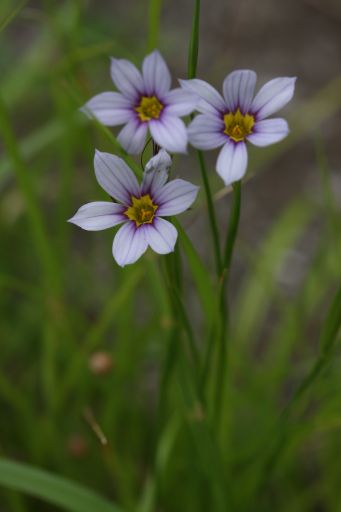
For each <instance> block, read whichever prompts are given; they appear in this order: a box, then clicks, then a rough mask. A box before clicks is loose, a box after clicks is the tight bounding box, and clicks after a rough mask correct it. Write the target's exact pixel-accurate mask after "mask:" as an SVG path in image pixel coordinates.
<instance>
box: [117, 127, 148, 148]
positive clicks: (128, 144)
mask: <svg viewBox="0 0 341 512" xmlns="http://www.w3.org/2000/svg"><path fill="white" fill-rule="evenodd" d="M147 130H148V126H147V123H140V122H139V121H138V120H137V119H131V120H130V121H129V122H128V123H127V124H126V125H125V126H124V128H122V130H121V131H120V133H119V134H118V136H117V140H118V142H119V143H120V144H121V146H122V148H123V149H125V150H126V152H127V153H129V154H130V155H137V154H138V153H141V152H142V150H143V148H144V145H145V140H146V135H147Z"/></svg>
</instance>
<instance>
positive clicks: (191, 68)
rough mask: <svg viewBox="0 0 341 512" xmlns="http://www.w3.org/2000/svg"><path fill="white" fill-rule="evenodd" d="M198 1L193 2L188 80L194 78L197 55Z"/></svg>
mask: <svg viewBox="0 0 341 512" xmlns="http://www.w3.org/2000/svg"><path fill="white" fill-rule="evenodd" d="M199 25H200V0H195V5H194V13H193V22H192V31H191V38H190V42H189V49H188V73H187V75H188V78H195V76H196V73H197V65H198V54H199Z"/></svg>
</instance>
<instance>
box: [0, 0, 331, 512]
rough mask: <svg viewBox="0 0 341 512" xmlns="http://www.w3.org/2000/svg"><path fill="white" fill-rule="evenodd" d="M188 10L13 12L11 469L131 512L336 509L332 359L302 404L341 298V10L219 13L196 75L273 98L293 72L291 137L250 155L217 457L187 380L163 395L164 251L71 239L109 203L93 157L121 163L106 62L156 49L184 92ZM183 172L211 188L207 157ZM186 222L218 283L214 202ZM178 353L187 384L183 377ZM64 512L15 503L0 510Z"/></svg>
mask: <svg viewBox="0 0 341 512" xmlns="http://www.w3.org/2000/svg"><path fill="white" fill-rule="evenodd" d="M193 8H194V5H193V3H192V2H191V1H186V2H180V1H179V0H173V1H172V2H170V1H168V0H164V2H161V1H160V2H159V1H157V0H152V1H151V2H150V3H149V2H147V1H144V0H143V1H137V0H135V1H133V0H126V1H125V2H122V1H118V0H113V1H111V2H110V1H109V0H99V1H96V2H91V1H90V0H89V1H82V0H60V1H52V0H44V1H29V0H28V1H22V2H20V1H19V2H16V1H14V0H2V1H1V3H0V29H1V32H0V42H1V51H0V77H1V78H0V194H1V203H0V237H1V243H0V305H1V308H0V350H1V352H0V414H1V416H0V455H1V456H3V457H6V458H10V459H15V460H18V461H22V462H25V463H28V464H30V465H33V466H37V467H39V468H42V469H45V470H48V471H51V472H53V473H55V474H58V475H61V476H63V477H65V478H67V479H70V480H73V481H75V482H79V483H80V484H82V485H83V486H84V487H89V488H91V489H94V490H95V491H96V492H97V493H98V494H100V495H103V496H105V497H106V498H108V499H112V500H113V502H115V503H117V504H118V505H119V506H120V510H122V511H130V510H134V511H139V512H148V511H154V510H155V511H169V512H175V511H183V510H189V511H201V510H202V511H204V510H205V511H208V510H209V511H211V510H212V511H213V512H215V511H219V512H220V511H223V510H231V511H234V510H235V511H244V510H245V511H251V510H252V511H255V510H257V512H258V511H263V510H264V511H268V510H269V511H270V510H273V509H274V508H276V510H280V511H288V510H290V511H297V512H298V511H299V512H301V511H332V512H334V511H338V510H341V486H340V475H341V462H340V461H341V457H340V456H341V441H340V426H341V393H340V391H341V373H340V364H341V361H340V356H341V352H340V348H339V347H338V345H337V343H336V344H335V349H334V351H333V357H332V358H331V360H330V362H329V363H328V365H327V367H326V368H325V370H324V372H323V373H322V374H321V375H319V376H318V378H317V379H316V381H315V382H314V384H313V385H312V387H311V389H309V392H308V393H306V394H305V395H304V397H302V399H300V400H298V401H297V402H296V403H295V406H294V407H292V408H290V410H288V409H285V407H286V404H287V403H288V402H289V400H290V398H291V397H292V395H293V392H294V390H295V389H297V387H298V386H299V385H300V383H301V382H302V381H303V379H304V378H305V376H306V375H307V374H308V373H309V370H310V368H311V367H312V366H313V364H314V361H315V360H316V357H317V354H318V343H319V338H320V333H321V330H322V329H323V328H322V326H323V322H324V318H325V315H326V313H327V311H328V308H329V305H330V303H331V301H332V297H333V295H334V293H335V291H336V289H337V287H338V286H339V283H340V274H341V240H340V228H341V221H340V208H339V206H340V197H341V178H340V142H339V139H340V103H341V95H340V89H341V77H340V62H341V55H340V53H341V31H340V25H341V7H340V4H339V2H337V1H336V0H327V1H322V0H298V1H297V0H295V1H294V0H289V1H287V2H279V1H275V0H263V1H262V2H257V3H255V2H252V1H251V0H242V1H240V2H225V1H223V0H214V1H213V2H210V3H207V2H202V9H201V17H202V22H201V35H200V52H199V64H198V75H199V76H200V77H201V78H203V79H206V80H208V81H210V82H211V83H213V84H214V85H215V86H217V87H220V84H221V82H222V80H223V78H224V77H225V75H226V74H227V73H228V72H229V71H231V70H232V69H235V68H243V67H248V68H252V69H255V70H256V71H257V73H258V75H259V85H260V84H261V83H264V82H265V81H266V80H268V79H270V78H272V77H276V76H293V75H295V76H298V82H297V92H296V95H295V98H294V100H293V101H292V102H291V104H290V105H289V106H288V107H287V108H286V110H285V113H283V117H287V118H288V119H289V124H290V126H291V134H290V136H289V137H288V138H287V139H286V140H285V141H283V142H282V143H280V144H278V145H276V146H273V147H270V148H266V149H264V150H263V149H258V148H257V149H254V150H252V151H250V172H249V176H250V178H251V179H250V180H248V181H247V182H246V183H245V185H244V190H243V205H242V219H241V228H240V233H239V237H238V241H237V247H236V252H235V258H234V264H233V269H232V275H231V286H230V294H229V299H230V304H231V309H232V315H231V323H232V340H231V349H230V364H229V372H228V376H227V388H226V392H225V396H224V399H225V408H224V417H223V428H222V432H221V433H220V435H219V437H218V439H219V441H218V442H217V443H216V442H215V441H214V442H213V441H212V439H211V436H210V431H209V429H208V428H207V425H206V419H205V417H204V415H203V411H202V410H201V409H200V407H198V403H197V400H196V398H195V396H193V395H192V394H191V393H187V396H186V397H185V399H184V393H183V390H181V389H180V388H181V386H179V383H178V381H177V379H176V378H175V376H174V373H175V372H174V369H173V370H172V372H171V375H170V376H168V377H167V379H166V383H167V385H166V389H164V388H165V386H164V385H163V379H164V375H165V372H164V368H166V369H167V364H168V363H167V358H166V354H167V351H168V345H169V343H170V342H169V339H170V338H171V337H172V333H173V324H172V316H171V311H170V306H169V303H168V299H167V293H166V290H165V287H164V285H163V281H162V277H161V270H160V265H159V264H158V258H156V257H155V255H153V254H151V253H148V254H147V255H146V256H145V257H144V258H143V259H142V260H141V261H140V262H138V263H137V264H136V265H134V266H132V267H128V268H126V269H124V270H121V269H119V268H118V267H117V266H116V265H115V263H114V261H113V259H112V256H111V242H112V237H113V233H112V232H110V231H109V232H100V233H85V232H83V231H81V230H77V229H75V228H74V227H72V226H70V225H68V224H67V223H66V219H67V218H69V217H70V216H71V215H72V214H73V213H74V212H75V210H76V209H77V208H78V207H79V206H80V205H82V204H84V203H85V202H88V201H91V200H96V199H100V197H103V198H104V197H105V196H104V195H102V196H101V194H102V192H101V190H100V189H99V187H98V185H97V183H96V181H95V177H94V173H93V163H92V160H93V154H94V149H95V147H97V148H98V149H100V150H102V151H103V150H106V151H109V152H115V151H116V149H117V148H116V146H115V145H114V141H113V139H112V138H111V137H110V136H109V135H108V131H107V130H102V129H101V128H100V127H99V126H97V125H94V124H92V123H90V122H89V121H87V120H86V119H85V118H84V116H82V115H81V114H80V113H79V112H78V108H79V107H80V106H81V105H82V103H83V102H84V100H86V99H88V98H90V97H91V96H93V95H94V94H96V93H98V92H101V91H104V90H111V89H112V84H111V82H110V78H109V56H111V55H112V56H116V57H126V58H129V59H131V60H133V61H134V62H136V63H137V64H139V63H140V62H141V60H142V58H143V57H144V55H145V54H146V53H147V51H149V50H151V49H152V48H153V47H154V46H157V47H158V48H159V49H160V50H161V51H162V53H163V54H164V56H165V58H166V60H167V62H168V63H169V65H170V68H171V71H172V74H173V77H174V79H175V78H177V77H185V76H186V74H187V50H188V44H189V36H190V30H191V24H192V17H193ZM174 84H175V81H174ZM287 114H288V115H287ZM280 115H282V113H281V114H280ZM109 133H110V132H109ZM113 133H116V132H113ZM215 158H216V154H215V152H212V153H210V154H208V155H207V163H208V168H209V171H210V179H211V185H212V188H213V190H214V191H215V192H216V208H217V212H218V219H219V227H220V230H221V234H223V233H225V230H226V225H227V221H228V212H229V205H230V195H229V191H228V190H227V191H222V190H221V189H222V184H221V182H220V180H219V179H218V177H217V176H216V174H215V172H214V162H215ZM137 165H139V162H137ZM173 174H174V175H176V176H185V177H186V178H188V179H190V180H191V181H193V182H194V183H197V184H200V173H199V169H198V164H197V159H196V156H195V152H194V151H193V150H190V156H189V157H181V158H180V157H177V158H175V163H174V167H173ZM181 223H182V225H183V226H184V227H186V229H187V232H188V234H189V236H190V238H191V240H192V241H193V243H194V245H195V246H196V248H197V250H198V252H199V253H200V256H201V257H202V260H203V261H204V262H205V264H206V265H207V267H208V269H209V273H211V274H212V276H213V274H214V272H213V267H214V266H213V261H212V247H211V238H210V234H209V231H208V226H207V215H206V209H205V200H204V197H203V194H201V196H200V197H199V200H198V202H197V205H196V208H195V209H194V210H193V211H192V212H191V213H190V214H187V215H186V216H184V217H183V219H181ZM182 259H183V262H184V265H185V267H184V276H183V277H184V290H185V303H186V307H187V309H188V312H189V315H190V317H191V319H192V321H193V322H194V323H195V325H196V329H195V334H196V336H197V338H198V340H199V341H198V343H199V345H200V346H201V345H202V344H203V342H204V339H207V338H208V337H209V333H208V332H207V326H206V325H205V320H204V316H203V313H202V310H201V303H200V300H199V299H198V297H197V294H196V290H195V279H194V280H193V263H192V264H191V263H190V264H189V265H188V264H187V263H186V258H185V256H184V254H183V253H182ZM203 279H204V278H203ZM209 279H210V277H209ZM207 297H210V295H209V290H208V289H207ZM204 303H205V298H204ZM209 303H210V301H209V299H207V298H206V306H207V307H209ZM211 306H212V304H211ZM203 333H204V334H203ZM181 350H182V349H181V347H179V348H178V350H177V354H176V363H175V367H178V368H181V367H184V366H185V365H186V360H185V358H184V356H183V355H182V354H181ZM185 373H186V372H185ZM182 385H183V387H185V389H187V388H186V383H182ZM185 395H186V393H185ZM283 408H284V411H285V414H286V416H285V418H284V419H283V418H282V419H283V421H282V423H281V425H285V427H283V428H284V429H285V434H283V435H282V432H280V433H279V438H280V439H282V441H283V442H282V445H281V449H280V450H279V451H278V454H277V455H276V449H272V448H273V445H274V446H275V448H276V446H277V444H276V442H277V441H276V439H275V437H276V435H277V434H274V432H275V433H276V432H277V422H278V417H279V415H280V414H281V411H282V410H283ZM98 426H100V429H101V430H102V432H103V435H104V436H105V437H106V438H107V440H108V443H107V444H103V442H102V443H101V435H99V433H98V428H97V427H98ZM281 428H282V427H281ZM102 441H103V439H102ZM272 453H275V456H274V458H273V460H272V459H271V454H272ZM269 454H270V455H269ZM269 457H270V458H269ZM269 461H270V462H269ZM0 473H1V468H0ZM1 478H2V477H1V475H0V480H1ZM18 478H19V477H18ZM19 484H20V482H18V486H19V487H20V485H19ZM9 487H11V486H9ZM12 487H13V486H12ZM14 487H15V486H14ZM66 509H67V507H66ZM53 510H59V508H56V507H55V506H54V505H49V504H47V503H45V501H44V500H40V499H37V498H34V497H29V496H27V495H24V494H22V493H20V492H17V491H15V490H11V489H9V488H8V487H6V486H3V487H0V511H1V512H25V511H26V512H28V511H29V512H31V511H53ZM79 510H82V509H81V508H80V509H79ZM84 510H85V509H84ZM103 510H104V509H103ZM113 510H114V509H113ZM93 512H101V511H100V510H95V509H93Z"/></svg>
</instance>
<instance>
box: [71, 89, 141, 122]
mask: <svg viewBox="0 0 341 512" xmlns="http://www.w3.org/2000/svg"><path fill="white" fill-rule="evenodd" d="M131 109H132V104H131V101H129V100H128V99H127V98H125V97H124V96H123V94H120V93H119V92H102V93H101V94H97V96H94V97H93V98H91V100H89V101H88V102H87V103H86V104H85V105H84V107H82V108H81V110H82V112H84V113H85V114H87V115H89V114H90V117H92V116H94V117H96V118H97V119H98V121H100V122H101V123H102V124H105V125H106V126H117V125H119V124H124V123H127V122H128V121H129V119H131V117H132V112H131Z"/></svg>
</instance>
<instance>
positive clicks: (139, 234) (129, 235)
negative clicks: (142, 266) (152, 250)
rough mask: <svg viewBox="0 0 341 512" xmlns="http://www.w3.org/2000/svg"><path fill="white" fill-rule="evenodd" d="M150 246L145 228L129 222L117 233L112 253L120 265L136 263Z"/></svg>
mask: <svg viewBox="0 0 341 512" xmlns="http://www.w3.org/2000/svg"><path fill="white" fill-rule="evenodd" d="M147 247H148V242H147V241H146V238H145V233H144V230H143V229H141V228H136V227H135V224H134V223H133V222H127V223H126V224H124V225H123V226H122V227H121V228H120V229H119V230H118V232H117V233H116V236H115V238H114V242H113V246H112V253H113V256H114V258H115V260H116V262H117V263H118V264H119V265H120V267H124V266H125V265H129V264H131V263H135V261H137V260H138V259H139V258H140V257H141V256H142V254H143V253H144V252H146V249H147Z"/></svg>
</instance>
